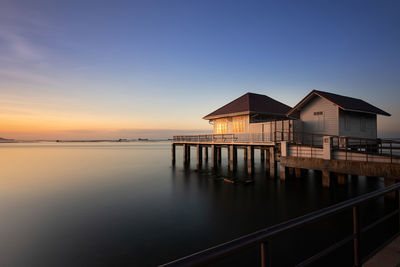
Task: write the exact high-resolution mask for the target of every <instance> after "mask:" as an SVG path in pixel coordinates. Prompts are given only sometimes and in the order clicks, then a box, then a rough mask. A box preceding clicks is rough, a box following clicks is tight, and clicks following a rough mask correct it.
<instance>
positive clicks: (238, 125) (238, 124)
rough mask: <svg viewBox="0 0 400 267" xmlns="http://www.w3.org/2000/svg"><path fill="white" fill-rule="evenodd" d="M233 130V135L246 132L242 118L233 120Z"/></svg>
mask: <svg viewBox="0 0 400 267" xmlns="http://www.w3.org/2000/svg"><path fill="white" fill-rule="evenodd" d="M232 125H233V129H232V131H233V132H234V133H244V132H245V131H246V123H245V118H244V117H237V118H233V122H232Z"/></svg>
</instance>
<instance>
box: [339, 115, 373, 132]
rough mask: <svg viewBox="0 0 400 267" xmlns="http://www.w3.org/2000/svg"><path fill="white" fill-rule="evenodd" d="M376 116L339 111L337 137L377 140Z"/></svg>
mask: <svg viewBox="0 0 400 267" xmlns="http://www.w3.org/2000/svg"><path fill="white" fill-rule="evenodd" d="M377 128H378V127H377V122H376V114H366V113H360V112H349V111H343V110H340V111H339V135H340V136H349V137H360V138H371V139H376V138H377Z"/></svg>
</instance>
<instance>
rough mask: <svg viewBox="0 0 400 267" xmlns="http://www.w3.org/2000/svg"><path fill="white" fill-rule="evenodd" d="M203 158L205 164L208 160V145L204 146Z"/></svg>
mask: <svg viewBox="0 0 400 267" xmlns="http://www.w3.org/2000/svg"><path fill="white" fill-rule="evenodd" d="M204 160H205V162H206V164H207V162H208V146H205V147H204Z"/></svg>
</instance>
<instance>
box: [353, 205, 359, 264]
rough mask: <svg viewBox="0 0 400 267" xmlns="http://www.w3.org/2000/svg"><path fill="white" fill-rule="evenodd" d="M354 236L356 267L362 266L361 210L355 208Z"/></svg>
mask: <svg viewBox="0 0 400 267" xmlns="http://www.w3.org/2000/svg"><path fill="white" fill-rule="evenodd" d="M353 234H354V240H353V243H354V266H356V267H358V266H360V210H359V206H354V207H353Z"/></svg>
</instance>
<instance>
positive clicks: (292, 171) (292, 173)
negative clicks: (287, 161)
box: [288, 168, 294, 176]
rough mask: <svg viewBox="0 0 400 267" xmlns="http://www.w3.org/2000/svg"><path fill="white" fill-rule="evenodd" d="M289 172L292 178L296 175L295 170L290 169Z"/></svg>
mask: <svg viewBox="0 0 400 267" xmlns="http://www.w3.org/2000/svg"><path fill="white" fill-rule="evenodd" d="M288 171H289V175H290V176H293V175H294V168H288Z"/></svg>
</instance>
